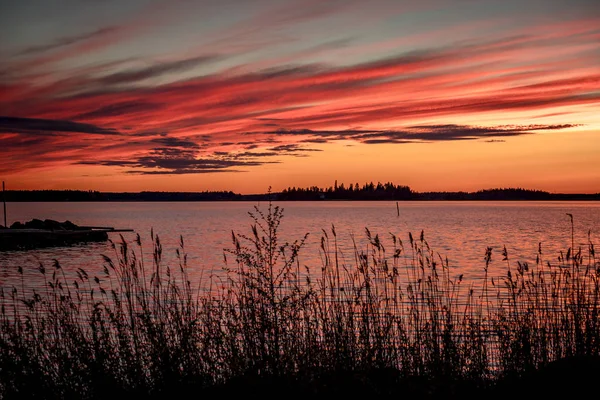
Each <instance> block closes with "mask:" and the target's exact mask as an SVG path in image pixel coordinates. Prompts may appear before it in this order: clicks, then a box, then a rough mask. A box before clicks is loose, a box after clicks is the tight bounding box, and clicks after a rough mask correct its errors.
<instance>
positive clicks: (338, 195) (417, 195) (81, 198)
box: [0, 185, 600, 203]
mask: <svg viewBox="0 0 600 400" xmlns="http://www.w3.org/2000/svg"><path fill="white" fill-rule="evenodd" d="M2 200H5V201H6V202H8V203H15V202H40V203H46V202H207V201H228V202H238V201H269V200H272V201H398V202H404V201H449V202H456V201H599V200H600V193H596V194H584V193H579V194H572V193H549V192H543V191H534V190H526V189H488V190H481V191H478V192H413V191H411V190H410V188H408V187H406V186H404V187H401V186H374V185H373V186H370V187H369V186H365V187H363V188H361V189H358V190H348V189H345V188H344V187H343V186H342V187H341V188H338V187H336V188H335V189H333V188H328V189H319V188H316V187H313V188H310V189H295V188H294V189H286V190H284V191H282V192H277V193H263V194H238V193H234V192H231V191H229V192H227V191H223V192H121V193H120V192H98V191H80V190H7V191H6V192H5V193H4V197H2V194H1V193H0V201H2Z"/></svg>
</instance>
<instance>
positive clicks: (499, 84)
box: [0, 0, 600, 193]
mask: <svg viewBox="0 0 600 400" xmlns="http://www.w3.org/2000/svg"><path fill="white" fill-rule="evenodd" d="M0 179H1V180H5V181H6V182H7V187H8V188H10V189H82V190H100V191H141V190H159V191H204V190H233V191H234V192H238V193H258V192H266V190H267V189H268V188H269V187H271V188H272V190H274V191H279V190H282V189H284V188H286V187H288V186H296V187H298V186H300V187H306V186H313V185H316V186H322V187H323V186H325V187H327V186H332V185H333V182H334V181H336V180H337V181H338V183H342V182H343V183H346V184H349V183H355V182H359V183H361V184H362V183H364V182H369V181H374V182H378V181H380V182H388V181H391V182H393V183H395V184H400V185H408V186H410V187H411V188H412V189H413V190H417V191H438V190H439V191H441V190H448V191H458V190H466V191H472V190H479V189H485V188H494V187H523V188H528V189H538V190H546V191H550V192H564V193H574V192H578V193H598V192H600V4H599V3H598V2H597V1H596V0H571V1H567V0H562V1H559V0H527V1H523V0H518V1H517V0H503V1H496V0H494V1H492V0H477V1H475V0H455V1H441V0H421V1H400V0H397V1H394V0H390V1H383V0H381V1H379V0H369V1H354V0H344V1H318V0H286V1H276V0H243V1H242V0H239V1H234V0H219V1H216V0H215V1H212V0H207V1H193V0H158V1H150V0H120V1H119V0H20V1H7V0H0Z"/></svg>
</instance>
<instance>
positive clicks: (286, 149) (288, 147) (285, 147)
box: [268, 143, 322, 153]
mask: <svg viewBox="0 0 600 400" xmlns="http://www.w3.org/2000/svg"><path fill="white" fill-rule="evenodd" d="M268 150H270V151H275V152H283V153H295V152H298V151H322V150H321V149H309V148H305V147H301V146H299V145H297V144H295V143H292V144H282V145H279V146H275V147H271V148H270V149H268Z"/></svg>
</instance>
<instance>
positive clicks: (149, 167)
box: [76, 148, 272, 175]
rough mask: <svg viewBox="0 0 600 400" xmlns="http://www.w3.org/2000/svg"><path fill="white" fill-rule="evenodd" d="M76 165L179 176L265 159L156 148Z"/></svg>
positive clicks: (223, 170)
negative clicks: (124, 157)
mask: <svg viewBox="0 0 600 400" xmlns="http://www.w3.org/2000/svg"><path fill="white" fill-rule="evenodd" d="M269 163H272V162H269ZM76 164H80V165H102V166H110V167H126V168H134V169H130V170H128V171H126V172H127V173H130V174H142V175H157V174H160V175H166V174H174V175H181V174H199V173H211V172H242V171H240V170H237V169H232V168H235V167H253V166H260V165H263V164H265V162H262V161H254V160H243V161H242V160H235V159H231V158H228V159H223V158H209V157H204V158H198V157H197V152H196V150H189V149H180V148H156V149H154V150H152V151H151V152H149V153H148V154H146V155H141V156H138V157H136V158H135V159H134V160H97V161H96V160H94V161H90V160H88V161H79V162H77V163H76Z"/></svg>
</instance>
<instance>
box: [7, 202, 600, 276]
mask: <svg viewBox="0 0 600 400" xmlns="http://www.w3.org/2000/svg"><path fill="white" fill-rule="evenodd" d="M399 204H400V215H399V216H398V215H397V210H396V202H281V203H274V205H279V206H280V207H282V208H283V209H284V218H283V221H282V224H281V227H280V232H281V235H280V239H281V242H282V243H283V242H285V241H290V242H291V241H293V240H295V239H300V238H302V237H303V235H304V234H305V233H308V234H309V237H308V240H307V242H306V246H305V248H304V249H303V251H302V252H301V253H300V257H301V258H300V263H301V264H302V265H307V266H308V267H309V268H310V269H315V270H320V267H321V265H322V261H321V258H322V257H321V254H320V250H319V248H320V246H319V245H320V242H321V236H322V235H323V231H322V230H323V229H325V230H327V231H329V232H330V229H331V226H332V225H334V226H335V229H336V232H337V237H338V242H339V248H340V249H341V255H342V258H341V259H342V261H343V262H345V263H346V264H352V263H353V260H354V256H353V250H352V249H353V245H352V238H353V237H354V239H355V242H356V244H357V246H358V248H359V250H361V249H366V244H367V240H366V235H365V228H369V230H370V231H371V232H372V234H373V235H375V234H379V236H380V238H381V239H382V241H383V243H384V245H385V246H386V248H387V249H389V251H388V253H389V255H390V256H391V254H392V253H393V251H392V250H391V249H392V247H393V245H392V240H391V236H390V233H393V234H395V235H397V236H398V237H399V238H400V239H402V240H403V241H404V242H405V243H407V242H408V233H409V232H412V233H413V235H414V236H415V237H418V236H419V235H420V233H421V231H424V233H425V238H426V239H427V241H428V242H429V244H430V246H431V247H432V248H433V250H434V251H435V252H437V253H440V254H441V255H442V256H443V257H448V259H449V262H450V267H451V268H452V271H453V272H454V273H455V274H456V275H458V274H464V275H465V278H466V279H477V278H478V277H481V275H482V274H483V267H484V261H483V260H484V254H485V250H486V247H492V248H493V249H494V252H493V257H492V260H493V261H492V267H491V273H492V274H496V275H500V274H502V273H503V272H504V271H505V268H506V266H505V263H504V262H502V256H501V254H500V251H501V249H502V247H503V246H504V245H505V246H506V248H507V250H508V252H509V255H510V257H511V259H512V260H514V261H515V262H516V261H517V260H520V261H527V262H530V263H531V262H535V258H536V254H537V250H538V244H539V243H540V242H542V249H543V255H544V258H545V259H546V260H550V261H553V260H556V257H557V255H558V252H559V250H566V249H567V248H568V247H569V246H570V242H571V225H570V220H569V217H568V216H567V215H566V213H571V214H573V217H574V220H575V242H576V245H581V246H582V248H584V249H587V243H588V232H589V233H590V237H591V240H592V242H593V243H596V244H598V243H599V242H600V240H598V239H600V203H599V202H400V203H399ZM267 205H268V204H267V203H264V202H261V203H253V202H197V203H180V202H178V203H163V202H160V203H10V204H8V205H7V211H8V217H9V224H10V223H11V222H14V221H26V220H30V219H32V218H39V219H46V218H50V219H54V220H59V221H64V220H70V221H72V222H74V223H76V224H78V225H93V226H113V227H116V228H131V229H134V230H135V231H136V232H137V233H139V234H140V236H141V237H142V242H143V244H145V248H144V249H145V250H144V253H146V254H145V258H146V260H147V262H151V259H152V258H151V256H150V251H151V240H150V230H151V229H153V230H154V232H155V233H156V234H158V235H159V237H160V239H161V242H162V244H163V253H164V255H163V260H164V262H165V263H166V264H171V265H176V264H177V258H176V249H177V247H178V243H179V236H180V235H182V236H183V238H184V241H185V249H186V252H187V254H188V266H189V271H190V275H191V276H192V279H194V280H195V281H200V280H201V277H206V276H208V275H210V274H211V273H214V274H219V273H221V272H222V268H223V266H224V258H223V254H224V251H223V250H224V249H226V248H231V247H232V246H231V232H232V231H234V232H236V233H242V234H250V232H251V231H250V226H251V224H252V219H251V218H250V216H249V215H248V212H249V211H253V209H254V206H259V207H260V209H261V210H263V211H265V212H266V207H267ZM110 235H111V238H112V239H113V240H115V241H118V240H120V238H119V235H118V234H116V233H113V234H110ZM123 236H124V238H125V240H127V241H128V242H131V241H133V240H134V238H135V233H124V234H123ZM330 237H331V235H330ZM101 254H106V255H109V256H111V255H114V250H113V249H111V248H110V246H109V244H108V243H94V244H86V245H78V246H73V247H67V248H51V249H40V250H33V251H16V252H4V253H2V252H0V286H4V287H7V286H11V285H21V280H20V278H19V277H18V275H17V273H16V270H17V267H18V266H22V267H23V268H24V269H25V277H26V279H25V284H26V285H33V286H35V285H37V284H39V282H38V281H39V280H38V279H37V276H38V275H39V273H37V266H38V265H39V263H40V262H42V263H44V264H46V265H47V266H50V264H51V262H52V260H53V259H57V260H58V261H59V262H60V263H61V265H63V266H64V267H65V270H67V271H73V270H74V269H75V268H78V267H83V268H85V269H86V270H88V272H89V271H92V273H95V271H97V273H98V274H100V271H101V270H102V266H103V260H102V258H101ZM229 259H230V260H231V259H232V257H229Z"/></svg>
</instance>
